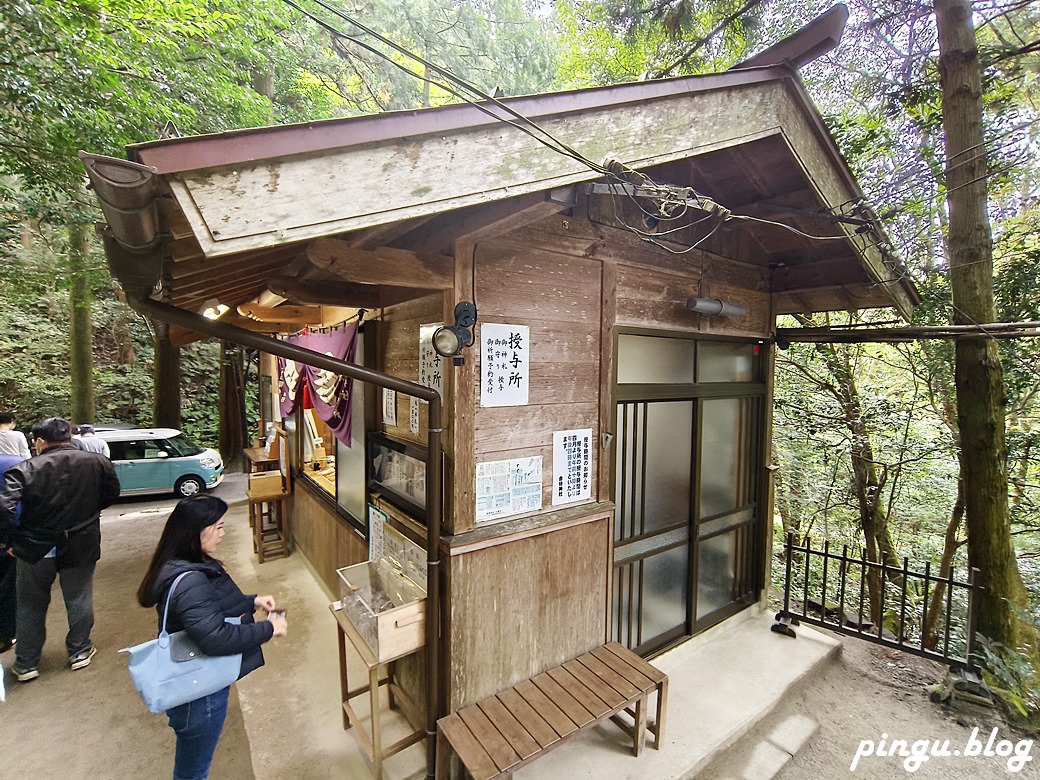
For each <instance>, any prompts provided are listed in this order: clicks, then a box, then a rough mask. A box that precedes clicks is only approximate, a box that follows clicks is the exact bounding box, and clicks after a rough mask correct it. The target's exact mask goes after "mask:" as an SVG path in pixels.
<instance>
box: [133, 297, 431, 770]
mask: <svg viewBox="0 0 1040 780" xmlns="http://www.w3.org/2000/svg"><path fill="white" fill-rule="evenodd" d="M130 303H131V304H132V306H133V307H134V308H135V309H137V310H138V311H140V312H141V313H143V314H147V315H149V316H151V317H155V318H156V319H157V320H162V321H163V322H168V323H172V324H174V325H179V326H181V327H182V328H187V329H189V330H193V331H196V332H198V333H205V334H206V335H209V336H213V337H214V338H218V339H223V340H224V341H230V342H232V343H234V344H241V345H242V346H246V347H252V348H254V349H258V350H260V351H262V352H267V353H269V354H271V355H277V356H279V357H283V358H286V359H287V360H296V361H299V362H300V363H306V364H307V365H309V366H314V367H315V368H323V369H326V370H327V371H332V372H333V373H335V374H340V375H342V376H347V377H350V378H352V379H357V380H360V381H362V382H368V383H369V384H373V385H376V386H378V387H386V388H389V389H391V390H394V391H396V392H398V393H403V394H405V395H409V396H413V397H415V398H419V399H421V400H423V401H426V402H427V404H428V406H427V415H428V417H427V421H428V433H427V445H428V446H427V453H426V470H427V480H426V565H427V573H426V776H427V777H430V778H432V777H433V776H434V773H435V769H436V750H437V744H436V742H437V740H436V737H437V719H438V717H440V675H439V673H438V672H439V669H438V667H439V664H440V570H441V566H440V564H441V551H440V537H441V507H442V505H443V501H442V495H441V492H442V484H441V479H442V477H441V463H442V457H441V433H442V432H443V430H444V429H443V428H442V427H441V417H442V411H441V396H440V393H438V392H437V391H436V390H434V389H433V388H430V387H426V386H425V385H420V384H417V383H415V382H409V381H407V380H405V379H400V378H398V377H396V376H391V375H390V374H384V373H381V372H379V371H372V370H371V369H368V368H364V367H362V366H357V365H354V364H353V363H348V362H347V361H345V360H337V359H336V358H333V357H330V356H329V355H323V354H321V353H320V352H314V351H313V350H310V349H304V348H303V347H299V346H296V345H295V344H289V343H288V342H285V341H280V340H279V339H276V338H273V337H272V336H265V335H263V334H261V333H253V332H252V331H248V330H244V329H243V328H236V327H235V326H234V325H227V324H225V323H222V322H220V321H219V320H211V319H207V318H206V317H203V316H201V315H198V314H195V313H193V312H189V311H185V310H184V309H178V308H176V307H175V306H170V305H168V304H165V303H159V302H157V301H153V300H152V299H151V298H147V297H132V298H131V299H130Z"/></svg>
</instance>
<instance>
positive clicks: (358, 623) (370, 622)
mask: <svg viewBox="0 0 1040 780" xmlns="http://www.w3.org/2000/svg"><path fill="white" fill-rule="evenodd" d="M336 573H337V574H338V575H339V579H340V600H341V604H342V610H343V614H344V615H346V617H347V619H348V620H349V621H350V623H351V625H353V626H354V628H355V629H357V632H358V634H360V635H361V638H362V639H363V640H364V642H365V644H366V645H368V648H369V649H370V650H371V651H372V654H373V655H374V656H375V657H376V658H377V659H378V660H379V661H380V662H386V661H390V660H393V659H394V658H400V657H401V656H403V655H407V654H408V653H411V652H413V651H415V650H418V649H419V648H420V647H422V646H423V644H424V642H425V631H424V629H425V614H426V590H425V589H424V588H423V587H421V586H420V585H418V584H416V583H415V582H413V581H412V580H411V579H409V578H408V577H407V576H405V574H404V572H403V571H402V569H401V567H400V566H398V565H397V564H396V563H395V562H394V561H393V560H391V559H390V558H387V557H381V558H379V559H378V560H375V561H366V562H365V563H359V564H356V565H354V566H347V567H345V568H342V569H337V570H336Z"/></svg>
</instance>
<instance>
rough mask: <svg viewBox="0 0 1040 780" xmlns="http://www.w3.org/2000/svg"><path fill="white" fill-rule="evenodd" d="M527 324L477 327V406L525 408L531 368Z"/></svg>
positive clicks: (529, 328) (487, 324)
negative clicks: (478, 400) (478, 377)
mask: <svg viewBox="0 0 1040 780" xmlns="http://www.w3.org/2000/svg"><path fill="white" fill-rule="evenodd" d="M530 344H531V327H530V326H529V325H493V324H490V323H484V324H483V325H481V326H480V360H481V364H480V405H481V406H526V405H527V399H528V389H527V382H528V376H529V374H530V365H531V349H530Z"/></svg>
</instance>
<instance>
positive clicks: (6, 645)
mask: <svg viewBox="0 0 1040 780" xmlns="http://www.w3.org/2000/svg"><path fill="white" fill-rule="evenodd" d="M23 460H25V458H23V457H22V456H21V455H5V454H3V453H0V474H3V473H4V472H5V471H7V469H9V468H10V467H11V466H13V465H14V464H16V463H21V462H22V461H23ZM17 568H18V566H17V559H16V558H15V557H14V556H13V555H8V554H7V545H5V544H4V543H3V541H2V540H0V653H6V652H7V651H8V650H10V649H11V648H12V647H14V643H15V637H16V636H17V632H16V630H15V629H16V628H17V625H18V621H17V619H16V615H17V610H18V602H17V599H16V593H17V590H16V589H15V576H16V571H17Z"/></svg>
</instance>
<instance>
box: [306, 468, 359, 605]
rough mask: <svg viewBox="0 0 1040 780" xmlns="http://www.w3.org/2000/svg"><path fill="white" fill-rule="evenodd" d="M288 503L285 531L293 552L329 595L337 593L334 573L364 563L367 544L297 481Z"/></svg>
mask: <svg viewBox="0 0 1040 780" xmlns="http://www.w3.org/2000/svg"><path fill="white" fill-rule="evenodd" d="M288 503H289V513H290V514H289V518H290V519H289V529H290V534H291V536H292V540H293V544H294V546H295V548H296V552H298V553H303V554H304V555H305V556H306V557H307V560H308V561H310V564H311V567H312V568H313V569H314V571H315V572H316V573H317V574H318V576H319V577H320V578H321V581H322V582H323V583H324V584H325V586H326V587H327V588H328V589H329V590H331V591H332V593H333V594H337V593H339V578H338V577H337V575H336V569H339V568H342V567H343V566H350V565H352V564H355V563H361V561H364V560H367V559H368V544H367V542H366V541H365V540H364V539H362V538H361V537H360V535H358V533H357V531H355V530H353V529H352V528H350V527H349V526H348V525H347V524H346V522H345V521H343V520H340V518H339V516H338V515H337V514H336V511H335V510H334V509H332V508H331V507H330V506H329V505H328V503H326V502H324V501H321V500H319V499H318V498H317V497H316V496H315V495H314V494H312V493H311V492H310V489H309V488H307V487H305V486H304V484H303V480H302V479H297V480H296V482H295V488H294V490H293V495H292V498H291V499H290V501H289V502H288Z"/></svg>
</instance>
